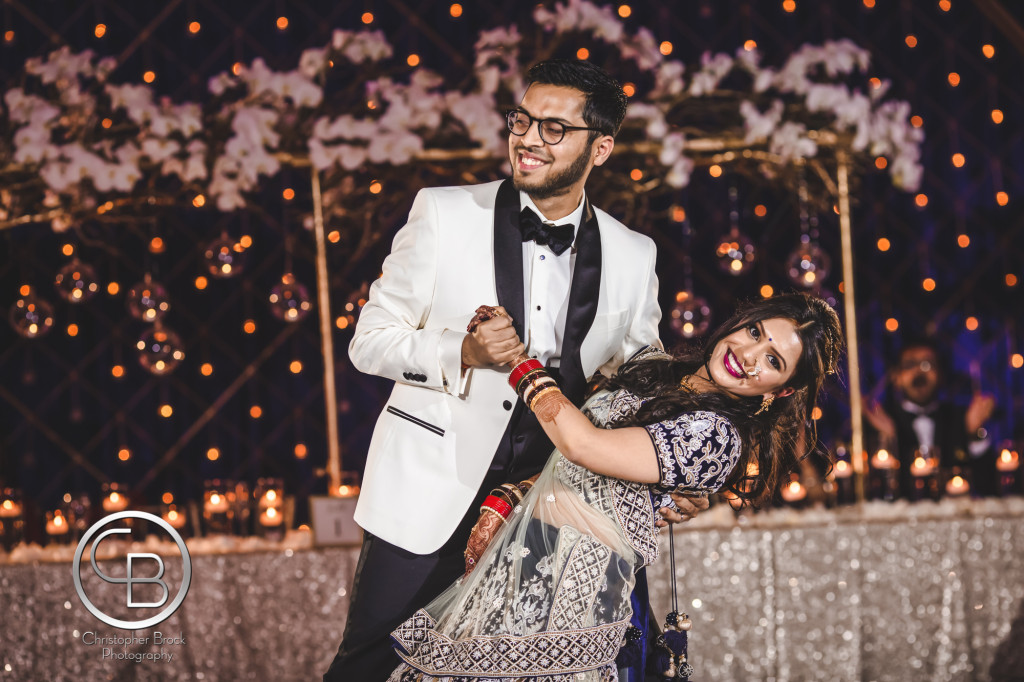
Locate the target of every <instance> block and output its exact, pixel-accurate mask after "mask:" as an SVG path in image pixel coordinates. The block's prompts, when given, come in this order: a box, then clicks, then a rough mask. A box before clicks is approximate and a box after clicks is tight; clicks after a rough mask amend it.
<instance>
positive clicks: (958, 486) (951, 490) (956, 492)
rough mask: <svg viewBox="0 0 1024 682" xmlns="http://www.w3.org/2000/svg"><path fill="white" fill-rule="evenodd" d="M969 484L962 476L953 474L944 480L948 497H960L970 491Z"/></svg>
mask: <svg viewBox="0 0 1024 682" xmlns="http://www.w3.org/2000/svg"><path fill="white" fill-rule="evenodd" d="M970 490H971V486H970V484H968V483H967V480H966V479H964V477H963V476H954V477H953V478H951V479H949V481H947V482H946V494H947V495H949V496H950V497H960V496H962V495H966V494H967V493H968V492H970Z"/></svg>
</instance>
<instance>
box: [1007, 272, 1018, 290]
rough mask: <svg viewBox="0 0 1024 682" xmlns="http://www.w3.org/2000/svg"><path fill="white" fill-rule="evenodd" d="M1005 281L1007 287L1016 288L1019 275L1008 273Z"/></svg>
mask: <svg viewBox="0 0 1024 682" xmlns="http://www.w3.org/2000/svg"><path fill="white" fill-rule="evenodd" d="M1005 281H1006V286H1008V287H1015V286H1017V275H1015V274H1013V273H1012V272H1008V273H1006V280H1005Z"/></svg>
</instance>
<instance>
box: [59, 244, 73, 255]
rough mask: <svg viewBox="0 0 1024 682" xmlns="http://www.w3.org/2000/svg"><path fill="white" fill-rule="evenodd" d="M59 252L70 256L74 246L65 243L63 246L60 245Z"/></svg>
mask: <svg viewBox="0 0 1024 682" xmlns="http://www.w3.org/2000/svg"><path fill="white" fill-rule="evenodd" d="M60 252H61V253H63V254H64V255H65V256H70V255H72V254H73V253H74V252H75V247H74V246H73V245H72V244H65V245H64V246H62V247H60Z"/></svg>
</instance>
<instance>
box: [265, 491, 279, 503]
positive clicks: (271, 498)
mask: <svg viewBox="0 0 1024 682" xmlns="http://www.w3.org/2000/svg"><path fill="white" fill-rule="evenodd" d="M263 497H264V498H266V500H267V502H273V501H274V500H276V499H277V491H276V490H268V491H267V494H266V495H264V496H263Z"/></svg>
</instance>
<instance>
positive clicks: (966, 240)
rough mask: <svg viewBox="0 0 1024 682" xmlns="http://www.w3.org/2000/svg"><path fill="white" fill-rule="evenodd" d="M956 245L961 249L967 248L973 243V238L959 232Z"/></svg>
mask: <svg viewBox="0 0 1024 682" xmlns="http://www.w3.org/2000/svg"><path fill="white" fill-rule="evenodd" d="M956 245H957V246H959V247H960V248H961V249H966V248H967V247H968V246H970V245H971V238H970V237H969V236H968V235H966V234H958V235H957V236H956Z"/></svg>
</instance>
